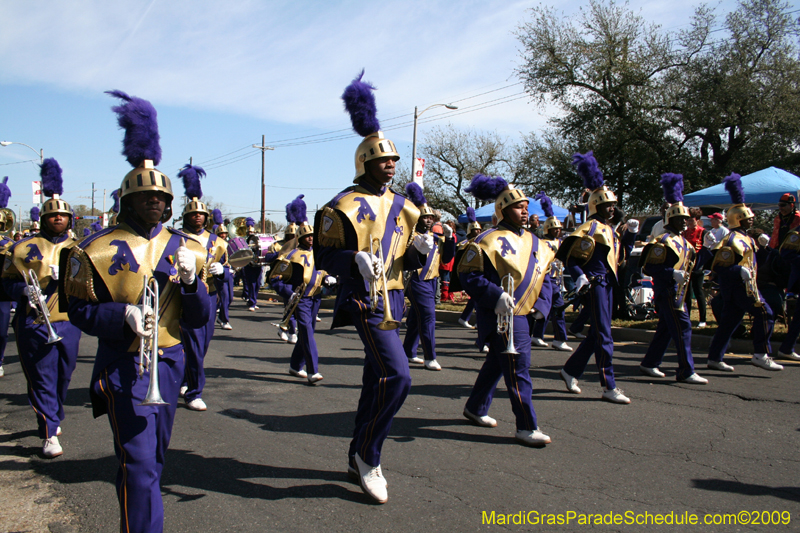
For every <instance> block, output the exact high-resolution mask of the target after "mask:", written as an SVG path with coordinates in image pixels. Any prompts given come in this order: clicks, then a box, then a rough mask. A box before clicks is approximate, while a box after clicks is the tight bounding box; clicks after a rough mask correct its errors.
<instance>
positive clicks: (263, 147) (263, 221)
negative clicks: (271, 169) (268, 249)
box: [253, 135, 275, 233]
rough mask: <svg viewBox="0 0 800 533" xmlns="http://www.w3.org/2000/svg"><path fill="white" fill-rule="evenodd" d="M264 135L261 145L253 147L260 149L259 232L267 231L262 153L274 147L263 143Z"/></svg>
mask: <svg viewBox="0 0 800 533" xmlns="http://www.w3.org/2000/svg"><path fill="white" fill-rule="evenodd" d="M265 142H266V136H265V135H262V136H261V146H259V145H257V144H254V145H253V148H258V149H259V150H261V233H266V232H267V218H266V216H265V215H264V210H265V205H264V204H265V200H266V187H265V185H264V154H265V153H266V151H267V150H274V149H275V148H273V147H271V146H267V145H266V144H265Z"/></svg>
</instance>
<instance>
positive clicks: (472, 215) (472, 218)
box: [467, 207, 478, 224]
mask: <svg viewBox="0 0 800 533" xmlns="http://www.w3.org/2000/svg"><path fill="white" fill-rule="evenodd" d="M477 221H478V217H476V216H475V209H473V208H472V207H468V208H467V222H469V223H470V224H474V223H475V222H477Z"/></svg>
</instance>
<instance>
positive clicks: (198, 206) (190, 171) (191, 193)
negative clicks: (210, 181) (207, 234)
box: [178, 165, 211, 222]
mask: <svg viewBox="0 0 800 533" xmlns="http://www.w3.org/2000/svg"><path fill="white" fill-rule="evenodd" d="M205 175H206V171H205V170H203V169H202V168H200V167H196V166H192V165H186V166H185V167H183V168H182V169H181V171H180V172H178V177H179V178H182V179H183V187H184V189H185V192H186V197H187V198H191V200H190V201H189V202H188V203H187V204H186V206H184V208H183V214H182V215H181V218H183V217H185V216H186V215H189V214H191V213H203V214H204V215H205V216H206V222H208V219H209V218H210V216H211V212H210V211H209V210H208V206H206V204H204V203H203V202H201V201H200V199H201V198H202V197H203V189H202V187H201V186H200V178H203V177H205Z"/></svg>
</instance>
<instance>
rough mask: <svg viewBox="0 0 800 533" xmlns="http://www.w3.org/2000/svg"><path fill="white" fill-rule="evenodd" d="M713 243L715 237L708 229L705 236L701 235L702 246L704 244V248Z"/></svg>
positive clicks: (711, 245)
mask: <svg viewBox="0 0 800 533" xmlns="http://www.w3.org/2000/svg"><path fill="white" fill-rule="evenodd" d="M715 244H717V238H716V237H714V234H713V233H711V232H710V231H709V232H708V233H706V236H705V237H703V246H705V247H706V248H711V247H713V246H714V245H715Z"/></svg>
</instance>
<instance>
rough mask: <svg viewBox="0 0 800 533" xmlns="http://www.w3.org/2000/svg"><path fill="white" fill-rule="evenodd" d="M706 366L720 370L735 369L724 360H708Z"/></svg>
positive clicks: (728, 370)
mask: <svg viewBox="0 0 800 533" xmlns="http://www.w3.org/2000/svg"><path fill="white" fill-rule="evenodd" d="M708 368H710V369H711V370H722V371H723V372H733V371H734V370H735V369H734V368H733V367H732V366H731V365H729V364H728V363H726V362H725V361H712V360H711V359H709V360H708Z"/></svg>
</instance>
